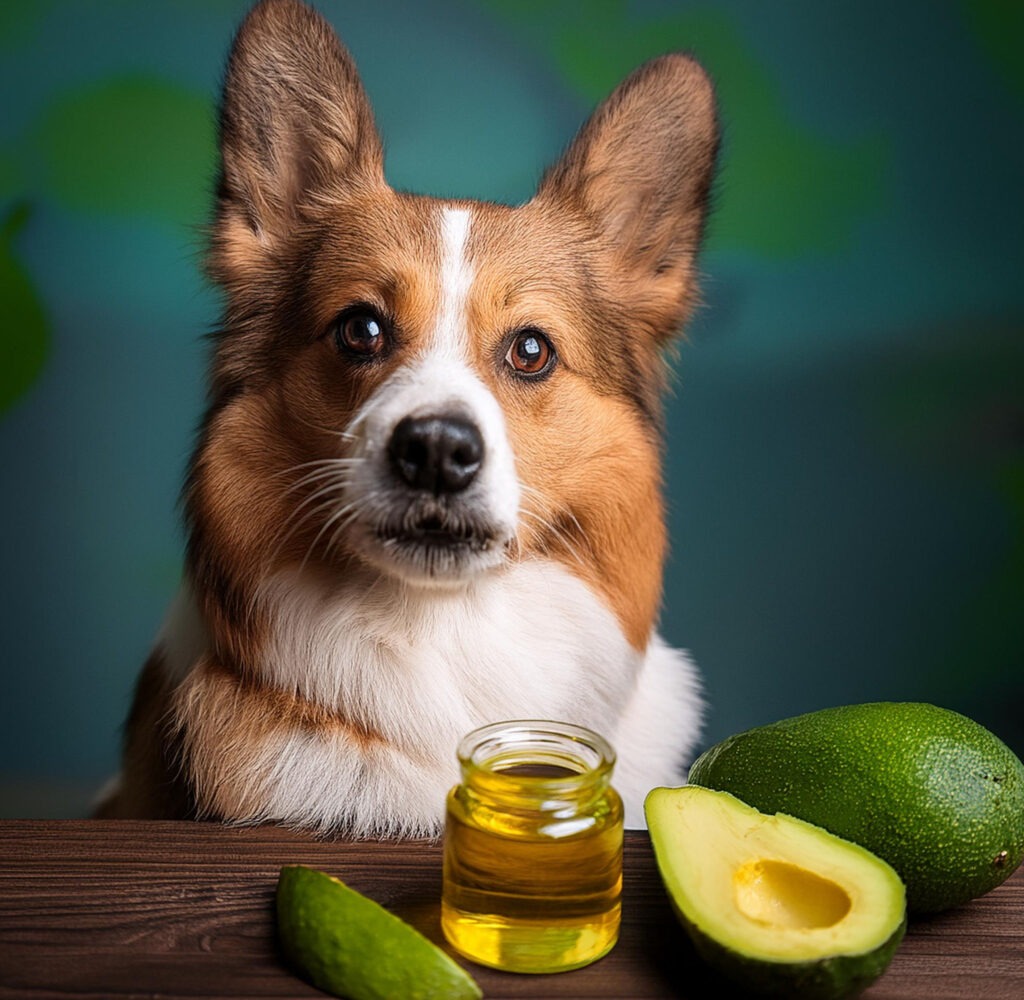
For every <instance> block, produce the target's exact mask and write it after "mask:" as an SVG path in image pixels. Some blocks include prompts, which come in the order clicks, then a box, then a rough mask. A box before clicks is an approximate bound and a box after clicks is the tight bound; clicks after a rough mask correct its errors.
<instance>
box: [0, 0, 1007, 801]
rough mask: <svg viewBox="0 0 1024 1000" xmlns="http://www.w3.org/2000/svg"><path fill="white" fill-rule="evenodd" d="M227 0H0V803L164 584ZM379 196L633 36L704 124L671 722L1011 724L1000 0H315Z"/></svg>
mask: <svg viewBox="0 0 1024 1000" xmlns="http://www.w3.org/2000/svg"><path fill="white" fill-rule="evenodd" d="M246 7H247V4H246V3H243V2H235V0H176V2H174V0H163V2H147V3H139V2H129V0H121V2H119V0H110V2H92V3H86V2H71V0H48V2H46V0H43V2H35V3H20V4H19V3H17V2H13V0H12V2H8V3H7V4H5V5H3V6H2V7H0V92H2V93H3V94H4V95H5V96H4V100H3V101H2V102H0V303H2V312H0V315H2V325H0V331H2V333H0V468H2V469H3V474H2V475H3V486H2V489H0V524H2V525H3V530H2V538H3V542H2V544H3V569H4V572H3V574H2V578H0V588H2V590H0V626H2V637H3V645H2V651H0V812H2V814H3V815H9V816H17V815H38V816H64V815H68V816H70V815H77V814H81V813H82V812H83V811H84V810H85V809H86V808H87V803H88V800H89V796H90V795H91V794H92V792H93V791H94V790H95V788H96V787H97V785H98V784H99V783H100V782H101V781H102V780H103V779H104V778H105V777H106V776H107V775H108V774H109V773H111V772H112V771H113V770H114V768H115V766H116V757H117V749H118V730H119V727H120V724H121V722H122V719H123V717H124V714H125V712H126V710H127V707H128V702H129V696H130V692H131V687H132V684H133V680H134V677H135V675H136V673H137V671H138V669H139V666H140V664H141V662H142V660H143V658H144V656H145V653H146V651H147V648H148V646H149V644H150V641H151V639H152V637H153V634H154V632H155V630H156V629H157V627H158V625H159V622H160V619H161V617H162V614H163V611H164V608H165V605H166V604H167V602H168V600H169V598H170V596H171V595H172V593H173V591H174V589H175V587H176V584H177V580H178V576H179V573H180V568H181V554H182V545H183V538H182V533H181V529H180V525H179V520H178V511H177V509H176V498H177V492H178V488H179V483H180V481H181V477H182V473H183V470H184V464H185V461H186V458H187V455H188V452H189V449H190V446H191V441H192V435H193V431H194V428H195V426H196V423H197V421H198V419H199V415H200V411H201V407H202V399H203V385H202V378H203V369H204V363H205V346H204V344H203V341H202V334H203V333H204V332H206V331H207V330H209V329H210V328H211V326H212V325H213V324H214V322H215V319H216V315H217V298H216V295H215V293H214V292H213V291H212V290H211V289H210V288H209V287H207V286H206V285H205V284H204V282H203V280H202V278H201V276H200V271H199V266H198V255H199V248H200V246H201V233H200V227H201V226H202V224H203V223H204V221H205V220H206V218H207V209H208V205H209V201H210V197H209V191H210V186H211V182H212V178H213V171H214V146H213V143H214V127H213V115H214V105H215V100H216V92H217V88H218V86H219V81H220V77H221V72H222V67H223V62H224V58H225V55H226V52H227V47H228V45H229V43H230V40H231V37H232V34H233V31H234V28H235V26H236V25H237V23H238V21H239V19H240V18H241V16H242V15H243V13H244V11H245V9H246ZM320 9H321V10H322V11H323V12H324V13H325V14H326V15H327V16H328V17H329V19H330V20H332V22H333V23H334V24H335V26H336V27H337V28H338V30H339V32H340V34H341V36H342V38H343V39H344V40H345V42H346V43H347V44H348V46H349V47H350V49H351V50H352V52H353V53H354V55H355V57H356V59H357V62H358V64H359V66H360V69H361V72H362V74H363V77H364V81H365V83H366V87H367V89H368V91H369V93H370V96H371V99H372V101H373V103H374V106H375V109H376V113H377V117H378V122H379V125H380V127H381V131H382V133H383V135H384V137H385V141H386V144H387V151H388V152H387V170H388V175H389V178H390V180H391V182H392V183H393V184H394V185H395V186H397V187H401V188H405V189H409V190H414V191H418V192H423V193H430V194H437V195H464V196H465V195H468V196H475V197H480V198H486V199H492V200H498V201H508V202H517V201H521V200H524V199H525V198H527V197H529V195H530V193H531V191H532V189H533V187H534V185H535V183H536V181H537V179H538V177H539V174H540V171H541V169H542V168H543V166H544V165H545V164H547V163H548V162H550V161H551V160H552V159H553V158H555V157H556V156H557V155H558V153H559V151H560V150H561V149H562V148H563V146H564V144H565V143H566V142H567V141H568V139H569V138H570V136H571V135H572V133H573V132H574V130H575V129H576V128H577V127H578V126H579V124H580V123H581V122H582V120H583V119H584V117H585V116H586V114H587V113H588V112H589V110H590V109H591V108H592V106H593V105H594V103H595V102H596V101H597V100H599V99H600V98H601V97H602V96H604V95H605V94H606V93H607V92H608V91H609V90H610V89H611V88H612V87H613V86H614V85H615V83H616V82H617V81H618V80H619V79H620V78H621V77H622V76H624V75H625V74H626V73H627V72H628V71H629V70H630V69H632V68H633V67H634V66H635V65H637V64H638V63H639V62H641V61H642V60H644V59H645V58H647V57H649V56H653V55H656V54H658V53H660V52H663V51H666V50H669V49H676V48H682V49H689V50H692V51H694V52H695V53H696V54H697V55H698V56H699V57H700V58H701V59H702V60H703V61H704V62H705V64H706V65H707V66H708V67H709V69H710V70H711V72H712V73H713V75H714V76H715V78H716V81H717V85H718V90H719V95H720V99H721V102H722V118H723V124H724V130H725V144H724V150H723V156H722V171H721V176H720V181H719V184H718V187H717V209H716V214H715V216H714V218H713V220H712V222H711V226H710V230H709V242H708V250H707V253H706V256H705V257H704V261H703V270H704V284H703V288H704V298H705V305H704V307H703V308H702V310H701V311H700V313H699V314H698V316H697V317H696V319H695V321H694V322H693V324H692V325H691V327H690V329H689V338H688V340H687V341H686V342H685V343H684V344H683V345H682V346H681V347H680V350H679V356H678V359H677V362H676V371H677V378H676V380H675V384H674V386H673V393H672V396H671V399H670V401H669V405H668V437H669V441H668V471H667V491H668V496H669V502H670V511H671V515H670V516H671V525H670V527H671V537H672V557H671V562H670V565H669V569H668V576H667V588H666V598H665V610H664V615H663V631H664V632H665V634H666V635H667V637H668V638H669V639H670V640H671V641H672V642H673V643H675V644H677V645H681V646H684V647H686V648H688V649H690V650H691V651H692V653H693V655H694V656H695V658H696V659H697V661H698V663H699V664H700V666H701V669H702V671H703V673H704V676H705V679H706V685H707V693H708V696H709V699H710V704H711V710H710V714H709V716H708V727H707V734H706V740H707V742H709V743H710V742H713V741H715V740H718V739H720V738H722V737H724V736H726V735H728V734H730V733H732V732H734V731H737V730H739V729H743V728H747V727H749V726H752V725H757V724H760V723H764V722H769V721H772V720H774V719H777V718H781V717H783V716H787V715H792V714H795V713H797V712H803V711H808V710H812V709H816V708H822V707H825V706H829V705H835V704H842V703H849V702H859V701H873V700H882V699H898V700H903V699H912V700H924V701H932V702H935V703H937V704H940V705H945V706H947V707H950V708H954V709H958V710H960V711H962V712H965V713H966V714H968V715H971V716H972V717H974V718H976V719H977V720H978V721H980V722H982V723H983V724H985V725H987V726H988V727H989V728H991V729H993V730H994V731H995V732H996V733H997V734H998V735H1000V736H1001V737H1002V738H1003V739H1004V740H1006V741H1007V742H1008V743H1009V744H1010V745H1011V746H1012V747H1013V748H1014V749H1015V750H1016V751H1017V752H1018V754H1024V670H1022V648H1024V614H1022V609H1024V602H1022V598H1024V337H1022V333H1024V281H1022V264H1024V196H1022V193H1021V186H1022V180H1024V128H1022V126H1024V120H1022V119H1024V72H1022V62H1021V60H1020V58H1019V46H1020V42H1021V39H1022V38H1024V5H1021V4H1019V3H1015V2H997V0H986V2H974V3H968V2H947V3H940V2H933V0H903V2H901V3H898V4H893V3H892V2H891V0H886V2H874V0H856V2H829V3H821V2H820V0H806V2H802V3H798V2H792V3H784V4H780V3H771V4H766V3H763V2H759V0H721V2H710V0H709V2H702V3H697V2H695V3H685V2H659V0H637V2H631V3H625V2H611V0H604V2H587V3H584V2H575V0H553V2H545V3H541V2H512V0H476V2H474V0H462V2H456V0H422V2H419V3H399V2H397V0H351V2H327V0H324V2H323V3H321V4H320Z"/></svg>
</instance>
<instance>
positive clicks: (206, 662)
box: [99, 0, 717, 836]
mask: <svg viewBox="0 0 1024 1000" xmlns="http://www.w3.org/2000/svg"><path fill="white" fill-rule="evenodd" d="M220 124H221V176H220V184H219V192H218V200H217V211H216V220H215V226H214V229H213V233H212V241H211V248H210V255H209V269H210V273H211V275H212V277H213V278H214V280H215V281H216V282H217V283H218V284H219V285H220V286H221V288H222V289H223V291H224V293H225V300H226V305H225V312H224V317H223V323H222V327H221V329H220V332H219V334H218V336H217V338H216V350H215V356H214V359H213V364H212V372H211V391H210V399H209V407H208V411H207V413H206V416H205V419H204V421H203V424H202V428H201V432H200V434H199V439H198V443H197V447H196V450H195V453H194V457H193V459H192V463H191V468H190V472H189V476H188V481H187V484H186V488H185V494H184V497H185V511H186V519H187V527H188V532H189V541H188V552H187V572H186V579H185V582H184V584H183V586H182V589H181V592H180V594H179V596H178V597H177V599H176V601H175V603H174V605H173V607H172V609H171V611H170V614H169V616H168V618H167V621H166V623H165V625H164V626H163V629H162V631H161V632H160V635H159V637H158V640H157V642H156V645H155V647H154V650H153V652H152V655H151V656H150V658H149V660H148V662H147V664H146V666H145V669H144V670H143V673H142V675H141V678H140V680H139V683H138V687H137V690H136V696H135V702H134V705H133V708H132V710H131V713H130V717H129V720H128V723H127V726H126V735H125V753H124V760H123V769H122V772H121V775H120V777H119V779H118V781H117V782H116V784H115V787H114V788H113V789H112V791H111V792H110V794H109V795H108V797H107V799H106V800H105V802H104V803H103V805H102V806H101V807H100V810H99V813H100V815H105V816H125V817H129V816H131V817H183V816H205V817H212V818H219V819H223V820H227V821H239V822H261V821H278V822H283V823H287V824H291V825H296V826H303V827H309V828H313V829H315V830H317V831H321V832H339V833H343V834H347V835H351V836H386V835H396V834H431V833H434V832H436V831H437V829H438V825H439V822H440V820H441V817H442V813H443V803H444V799H445V793H446V791H447V789H448V788H449V787H450V786H451V785H452V784H453V782H454V781H455V780H456V778H457V770H456V760H455V748H456V744H457V742H458V740H459V738H460V737H461V736H463V735H464V734H465V733H466V732H468V731H469V730H471V729H473V728H475V727H476V726H479V725H482V724H484V723H489V722H494V721H497V720H502V719H524V718H525V719H560V720H566V721H571V722H575V723H579V724H582V725H585V726H588V727H590V728H592V729H594V730H597V731H598V732H600V733H602V734H604V735H605V736H606V737H607V738H608V739H609V740H610V741H611V743H612V744H613V746H614V747H615V749H616V751H617V754H618V764H617V767H616V770H615V784H616V786H617V787H618V789H619V790H620V792H621V793H622V795H623V798H624V799H625V802H626V806H627V822H628V823H629V824H630V825H634V826H637V825H643V813H642V802H643V798H644V795H645V793H646V792H647V790H648V789H649V788H650V787H652V786H653V785H656V784H672V783H679V782H680V781H681V780H682V772H681V768H682V766H683V765H684V763H685V761H686V758H687V755H688V754H690V753H691V752H692V750H693V749H694V747H695V744H696V741H697V739H698V736H699V731H700V722H701V715H702V698H701V692H700V685H699V682H698V679H697V675H696V672H695V670H694V668H693V666H692V665H691V664H690V662H689V661H688V660H687V658H686V657H685V656H684V655H683V654H682V653H680V652H677V651H675V650H673V649H670V648H668V647H667V646H666V645H665V643H664V642H663V641H662V640H661V639H660V638H659V636H658V634H657V631H656V629H657V616H658V613H659V604H660V600H661V577H662V564H663V559H664V555H665V547H666V537H665V527H664V516H663V502H662V497H661V472H660V449H661V444H660V422H661V418H660V403H659V399H660V394H661V391H662V388H663V382H664V376H665V361H664V353H665V348H666V346H667V345H668V344H669V343H670V341H671V339H672V338H673V336H674V335H675V333H676V332H677V331H678V329H679V328H680V326H681V324H682V323H683V321H684V319H685V318H686V316H687V314H688V312H689V310H690V308H691V306H692V303H693V301H694V298H695V276H696V267H695V260H696V256H697V252H698V248H699V244H700V241H701V235H702V230H703V223H704V216H705V210H706V204H707V198H708V189H709V185H710V181H711V176H712V172H713V165H714V159H715V153H716V147H717V129H716V121H715V111H714V100H713V95H712V89H711V86H710V84H709V82H708V80H707V78H706V76H705V74H704V73H703V71H702V70H701V69H700V68H699V66H698V65H697V64H696V63H694V62H693V61H692V60H691V59H689V58H687V57H685V56H682V55H676V54H672V55H666V56H663V57H661V58H658V59H655V60H653V61H652V62H649V63H647V64H646V65H645V66H643V67H641V68H640V69H639V70H637V71H636V72H635V73H634V74H633V75H632V76H630V77H629V78H628V79H627V80H626V81H625V82H624V83H622V84H621V85H620V86H619V87H618V89H617V90H616V91H615V92H614V93H613V94H612V95H611V97H610V98H608V100H607V101H605V102H604V103H603V104H602V105H601V106H600V107H599V108H598V109H597V111H596V112H595V113H594V115H593V116H592V118H591V119H590V120H589V122H588V123H587V124H586V125H585V126H584V128H583V129H582V130H581V131H580V133H579V135H578V136H577V137H576V139H575V140H574V142H573V143H572V144H571V146H570V148H569V149H568V151H567V152H566V154H565V156H564V157H563V158H562V159H561V160H560V162H558V163H557V164H556V165H555V166H554V167H553V168H552V169H551V170H549V171H548V173H547V174H546V175H545V176H544V178H543V180H542V181H541V183H540V185H539V189H538V191H537V193H536V195H535V197H533V198H532V200H530V201H529V202H527V203H526V204H524V205H522V206H519V207H515V208H512V207H506V206H501V205H494V204H483V203H478V202H470V201H445V200H437V199H432V198H424V197H414V196H410V195H407V194H402V193H398V192H396V191H394V190H392V189H391V188H390V187H388V186H387V184H386V183H385V181H384V176H383V153H382V147H381V142H380V139H379V138H378V134H377V131H376V128H375V126H374V122H373V117H372V114H371V111H370V107H369V105H368V103H367V100H366V97H365V95H364V92H363V89H362V86H361V84H360V81H359V78H358V76H357V74H356V70H355V67H354V65H353V62H352V60H351V58H350V57H349V55H348V54H347V53H346V52H345V51H344V49H343V48H342V46H341V45H340V43H339V42H338V40H337V38H336V37H335V35H334V33H333V31H332V30H331V29H330V27H329V26H328V25H327V24H326V23H325V22H324V21H323V20H322V19H321V18H320V17H319V15H317V14H315V13H314V12H313V11H311V10H310V9H309V8H307V7H305V6H303V5H302V4H300V3H298V2H295V0H268V2H264V3H262V4H260V5H259V6H258V7H256V8H255V10H254V11H253V12H252V13H251V14H250V15H249V16H248V18H247V19H246V21H245V22H244V24H243V26H242V28H241V29H240V31H239V33H238V36H237V39H236V41H235V44H234V47H233V50H232V52H231V57H230V61H229V65H228V71H227V76H226V82H225V88H224V95H223V102H222V108H221V123H220ZM541 361H543V362H544V364H543V366H541V367H539V368H538V365H539V364H540V362H541ZM534 369H536V370H534ZM399 428H401V430H399Z"/></svg>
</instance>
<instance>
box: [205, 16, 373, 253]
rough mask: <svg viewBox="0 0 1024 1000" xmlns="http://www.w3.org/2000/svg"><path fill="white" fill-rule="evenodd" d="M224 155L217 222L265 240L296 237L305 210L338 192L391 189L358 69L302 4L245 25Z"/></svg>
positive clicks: (229, 80) (224, 128)
mask: <svg viewBox="0 0 1024 1000" xmlns="http://www.w3.org/2000/svg"><path fill="white" fill-rule="evenodd" d="M220 147H221V174H220V184H219V191H218V196H219V197H218V223H219V224H220V226H221V227H222V228H228V229H236V227H238V226H239V225H240V224H244V225H245V226H246V227H247V228H248V230H249V231H250V234H251V235H255V236H258V237H259V238H260V239H261V241H267V242H273V239H274V237H275V236H276V235H279V234H282V233H285V232H287V231H288V227H289V224H290V223H292V222H293V221H294V220H295V218H296V217H297V215H298V213H299V211H300V209H301V206H302V205H303V204H309V203H313V202H315V201H316V200H317V199H318V198H321V197H323V196H324V195H325V194H329V193H330V191H331V190H332V188H335V189H336V188H337V187H338V185H358V184H382V183H383V174H384V171H383V159H384V157H383V150H382V148H381V141H380V137H379V135H378V133H377V129H376V126H375V125H374V121H373V114H372V112H371V110H370V105H369V102H368V101H367V99H366V94H365V93H364V91H363V87H362V84H361V83H360V80H359V75H358V73H357V72H356V68H355V64H354V63H353V61H352V58H351V56H350V55H349V54H348V52H346V51H345V49H344V48H343V46H342V45H341V43H340V42H339V41H338V38H337V36H336V35H335V33H334V31H333V29H332V28H331V26H330V25H329V24H328V23H327V22H326V21H325V20H324V19H323V18H322V17H321V16H320V15H319V14H317V13H316V12H315V11H314V10H312V9H311V8H309V7H307V6H306V5H305V4H303V3H299V2H298V0H263V2H262V3H260V4H259V5H257V6H256V7H255V8H254V9H253V10H252V11H251V13H250V14H249V15H248V17H247V18H246V19H245V21H244V22H243V23H242V26H241V28H240V29H239V31H238V34H237V36H236V38H235V42H234V45H233V47H232V49H231V55H230V58H229V60H228V67H227V75H226V78H225V82H224V93H223V98H222V101H221V110H220ZM236 232H237V229H236ZM222 235H223V234H222ZM239 235H241V234H239Z"/></svg>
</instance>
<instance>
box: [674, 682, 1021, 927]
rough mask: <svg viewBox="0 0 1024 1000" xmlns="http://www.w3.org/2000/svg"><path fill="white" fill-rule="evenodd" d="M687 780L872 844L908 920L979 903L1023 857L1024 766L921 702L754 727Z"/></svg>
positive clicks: (962, 720)
mask: <svg viewBox="0 0 1024 1000" xmlns="http://www.w3.org/2000/svg"><path fill="white" fill-rule="evenodd" d="M688 781H689V783H690V784H694V785H702V786H704V787H706V788H713V789H717V790H719V791H726V792H731V793H732V794H733V795H735V796H736V797H737V798H739V799H742V800H743V801H744V802H746V803H748V804H749V805H752V806H754V808H756V809H758V810H760V811H761V812H766V813H775V812H781V813H787V814H789V815H791V816H796V817H798V818H799V819H803V820H805V821H807V822H808V823H813V824H815V825H816V826H820V827H823V828H824V829H826V830H828V831H829V832H830V833H834V834H835V835H836V836H839V837H842V838H844V839H846V840H852V841H853V842H854V843H857V844H860V845H861V846H862V847H865V848H867V850H869V851H871V852H872V853H873V854H877V855H878V856H879V857H880V858H882V859H884V860H885V861H887V862H889V864H890V865H892V867H893V868H894V869H895V870H896V871H897V873H898V874H899V876H900V878H902V879H903V881H904V883H905V884H906V887H907V907H908V910H909V911H910V912H911V913H915V914H919V913H934V912H938V911H940V910H945V909H949V908H950V907H953V906H957V905H959V904H961V903H964V902H967V901H968V900H970V899H974V898H975V897H977V896H981V895H983V894H984V893H986V892H988V891H989V890H991V889H994V888H995V887H996V886H997V885H999V884H1001V883H1002V882H1004V881H1005V880H1006V879H1007V878H1009V876H1010V875H1011V874H1012V873H1013V872H1014V871H1015V870H1016V868H1017V866H1018V865H1019V864H1020V863H1021V860H1022V858H1024V765H1022V764H1021V762H1020V760H1019V759H1018V758H1017V757H1016V756H1015V755H1014V753H1013V752H1012V751H1011V750H1010V749H1009V747H1007V746H1006V744H1005V743H1003V742H1002V741H1001V740H1000V739H998V737H996V736H995V735H994V734H992V733H991V732H989V731H988V730H987V729H985V728H984V727H983V726H981V725H979V724H978V723H976V722H974V721H973V720H971V719H968V718H967V717H966V716H963V715H960V714H959V713H957V712H952V711H950V710H948V709H944V708H939V707H938V706H935V705H930V704H927V703H922V702H872V703H869V704H863V705H844V706H839V707H836V708H827V709H822V710H821V711H818V712H809V713H807V714H805V715H798V716H794V717H792V718H789V719H783V720H781V721H780V722H775V723H773V724H771V725H767V726H760V727H758V728H756V729H749V730H747V731H746V732H743V733H738V734H737V735H735V736H731V737H729V738H728V739H726V740H724V741H723V742H721V743H719V744H717V745H716V746H714V747H712V748H711V749H709V750H708V751H706V752H705V753H704V754H702V755H701V756H700V757H699V758H698V759H697V760H696V761H695V762H694V764H693V766H692V767H691V768H690V773H689V776H688ZM1003 852H1005V854H1004V853H1003Z"/></svg>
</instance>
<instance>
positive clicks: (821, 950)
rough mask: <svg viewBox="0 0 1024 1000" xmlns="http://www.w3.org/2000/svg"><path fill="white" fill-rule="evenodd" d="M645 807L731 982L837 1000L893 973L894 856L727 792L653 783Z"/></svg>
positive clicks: (670, 873)
mask: <svg viewBox="0 0 1024 1000" xmlns="http://www.w3.org/2000/svg"><path fill="white" fill-rule="evenodd" d="M644 808H645V812H646V815H647V824H648V827H649V829H650V834H651V843H652V845H653V847H654V854H655V858H656V860H657V863H658V869H659V871H660V872H661V877H662V880H663V881H664V883H665V887H666V888H667V890H668V893H669V896H670V898H671V900H672V903H673V906H674V907H675V910H676V912H677V913H678V915H679V917H680V919H681V921H682V923H683V926H684V927H685V928H686V930H687V931H688V933H689V935H690V937H691V939H692V940H693V943H694V946H695V948H696V949H697V951H698V953H700V954H701V956H702V957H703V958H704V959H705V960H706V961H708V962H709V963H710V964H712V965H714V966H715V967H716V968H717V969H718V970H719V971H721V972H722V973H723V974H725V975H726V976H728V977H729V978H730V979H732V980H733V981H735V982H738V983H740V984H742V985H743V986H745V987H746V988H747V989H750V990H754V991H757V992H761V993H769V994H779V995H783V996H800V997H808V998H822V1000H833V998H836V997H843V996H848V995H850V994H853V993H856V992H858V991H860V990H862V989H864V988H865V987H866V986H867V985H868V984H869V983H871V982H872V981H873V980H875V979H877V978H878V976H880V975H881V974H882V972H884V971H885V968H886V967H887V966H888V964H889V962H890V961H891V959H892V956H893V955H894V954H895V952H896V949H897V947H898V946H899V943H900V941H901V940H902V938H903V932H904V930H905V929H906V894H905V890H904V886H903V883H902V882H901V881H900V878H899V876H898V875H897V874H896V872H895V871H894V870H893V869H892V868H891V867H890V866H889V865H888V864H886V862H884V861H882V860H881V859H880V858H878V857H876V856H875V855H874V854H871V853H870V852H869V851H866V850H865V849H864V848H862V847H858V846H857V845H856V844H852V843H850V842H849V841H846V840H841V839H840V838H839V837H835V836H833V835H832V834H830V833H828V832H827V831H825V830H822V829H821V828H820V827H817V826H812V825H811V824H810V823H805V822H803V821H802V820H798V819H795V818H793V817H792V816H786V815H784V814H782V813H776V814H775V815H774V816H768V815H766V814H765V813H761V812H758V811H757V810H756V809H754V808H752V807H751V806H748V805H746V804H745V803H743V802H741V801H740V800H739V799H737V798H736V797H735V796H733V795H730V794H729V793H727V792H716V791H712V790H711V789H707V788H698V787H696V786H694V785H686V786H683V787H681V788H655V789H654V790H653V791H652V792H650V794H649V795H648V796H647V801H646V803H645V805H644Z"/></svg>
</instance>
